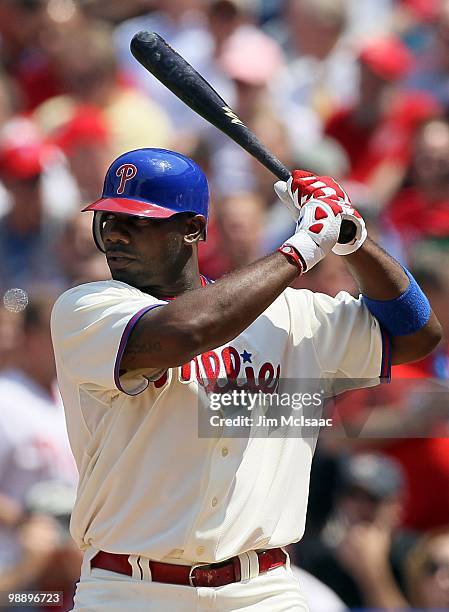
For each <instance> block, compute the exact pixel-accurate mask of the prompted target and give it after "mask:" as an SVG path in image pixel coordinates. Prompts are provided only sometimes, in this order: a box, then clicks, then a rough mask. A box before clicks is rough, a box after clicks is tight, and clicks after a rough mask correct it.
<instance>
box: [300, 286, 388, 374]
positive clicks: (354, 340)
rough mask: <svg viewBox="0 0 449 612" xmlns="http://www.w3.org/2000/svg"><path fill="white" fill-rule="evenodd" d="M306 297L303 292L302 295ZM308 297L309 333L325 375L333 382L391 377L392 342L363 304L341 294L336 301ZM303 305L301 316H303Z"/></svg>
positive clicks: (327, 297)
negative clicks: (337, 380) (342, 379)
mask: <svg viewBox="0 0 449 612" xmlns="http://www.w3.org/2000/svg"><path fill="white" fill-rule="evenodd" d="M300 293H303V292H300ZM304 293H305V294H306V304H307V311H308V315H309V317H310V318H309V325H310V328H309V331H310V335H311V339H312V343H313V347H314V351H315V354H316V356H317V359H318V362H319V364H320V366H321V370H322V373H323V375H325V376H328V377H330V378H349V379H370V380H372V379H376V378H385V379H388V378H389V377H390V369H391V342H390V338H389V336H388V334H387V333H386V332H385V331H384V330H383V329H382V327H381V326H380V324H379V322H378V321H377V319H376V318H375V317H373V316H372V314H371V313H370V312H369V310H368V309H367V307H366V306H365V304H364V303H363V301H362V298H361V296H360V297H359V298H358V299H357V298H354V297H353V296H352V295H350V294H349V293H347V292H345V291H342V292H340V293H339V294H338V295H337V296H336V297H331V296H329V295H325V294H322V293H312V292H310V291H306V292H304ZM304 306H305V304H304V302H302V309H301V311H299V312H298V316H304Z"/></svg>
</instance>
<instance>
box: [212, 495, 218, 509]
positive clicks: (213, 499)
mask: <svg viewBox="0 0 449 612" xmlns="http://www.w3.org/2000/svg"><path fill="white" fill-rule="evenodd" d="M217 504H218V499H217V498H216V497H213V498H212V508H215V506H216V505H217Z"/></svg>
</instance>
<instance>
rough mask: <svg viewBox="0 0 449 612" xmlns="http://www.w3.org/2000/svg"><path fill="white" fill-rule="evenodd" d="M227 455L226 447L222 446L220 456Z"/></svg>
mask: <svg viewBox="0 0 449 612" xmlns="http://www.w3.org/2000/svg"><path fill="white" fill-rule="evenodd" d="M228 454H229V450H228V449H227V448H226V446H223V448H222V449H221V456H222V457H227V456H228Z"/></svg>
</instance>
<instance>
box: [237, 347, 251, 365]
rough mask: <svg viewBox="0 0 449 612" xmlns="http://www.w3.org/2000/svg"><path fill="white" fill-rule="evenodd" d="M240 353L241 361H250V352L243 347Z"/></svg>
mask: <svg viewBox="0 0 449 612" xmlns="http://www.w3.org/2000/svg"><path fill="white" fill-rule="evenodd" d="M240 355H241V356H242V359H243V363H252V361H251V357H252V356H253V355H252V353H248V351H247V350H246V349H245V350H244V351H243V353H240Z"/></svg>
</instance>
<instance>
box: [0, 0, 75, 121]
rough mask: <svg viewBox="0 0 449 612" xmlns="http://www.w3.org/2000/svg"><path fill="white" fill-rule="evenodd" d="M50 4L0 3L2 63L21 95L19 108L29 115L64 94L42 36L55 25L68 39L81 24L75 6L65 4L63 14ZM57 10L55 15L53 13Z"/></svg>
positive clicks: (32, 0) (39, 0)
mask: <svg viewBox="0 0 449 612" xmlns="http://www.w3.org/2000/svg"><path fill="white" fill-rule="evenodd" d="M57 4H58V3H57V2H51V1H50V0H3V1H2V2H1V3H0V36H1V40H2V61H3V65H4V66H5V69H6V70H7V72H8V74H9V75H10V76H11V77H12V78H13V79H14V81H15V83H16V85H17V89H18V91H19V94H20V103H21V106H20V108H21V109H23V110H24V111H31V110H33V109H34V108H35V107H36V106H38V105H39V104H40V103H42V102H43V101H44V100H46V99H47V98H49V97H51V96H55V95H58V94H60V93H62V91H63V83H62V82H61V80H60V78H59V75H58V74H57V71H56V67H55V64H54V61H53V60H54V57H53V56H52V54H51V53H49V49H48V47H47V43H50V44H51V43H52V41H51V40H49V39H48V38H45V36H44V34H45V32H46V30H47V28H48V25H49V24H51V23H57V24H58V27H60V28H62V29H64V31H65V35H66V36H69V32H70V29H71V28H72V27H73V25H74V24H79V23H81V22H83V16H82V14H81V11H80V10H79V9H78V4H77V3H75V2H66V3H64V4H65V8H66V10H65V11H64V10H63V11H61V10H59V11H58V10H57V7H56V5H57ZM55 8H56V11H55V10H54V9H55Z"/></svg>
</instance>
